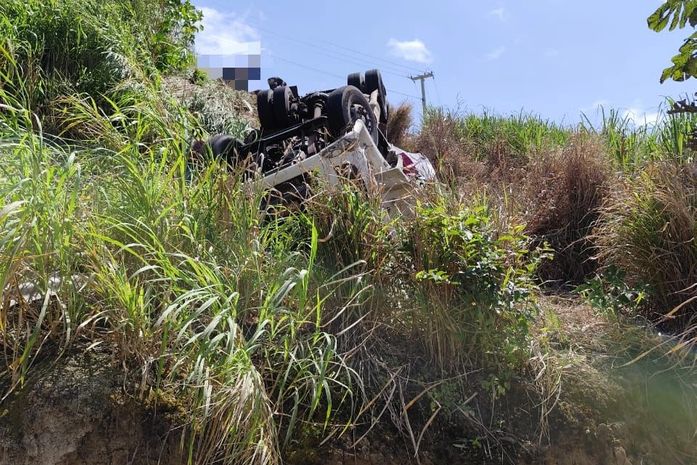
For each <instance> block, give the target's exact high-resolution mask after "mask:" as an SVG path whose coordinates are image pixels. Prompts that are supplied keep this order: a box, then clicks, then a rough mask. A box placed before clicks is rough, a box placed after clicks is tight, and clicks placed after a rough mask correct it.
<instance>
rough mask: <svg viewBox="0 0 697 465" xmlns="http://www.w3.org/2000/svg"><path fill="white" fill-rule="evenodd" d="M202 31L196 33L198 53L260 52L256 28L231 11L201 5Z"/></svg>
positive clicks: (234, 53)
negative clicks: (221, 10)
mask: <svg viewBox="0 0 697 465" xmlns="http://www.w3.org/2000/svg"><path fill="white" fill-rule="evenodd" d="M200 10H201V12H202V13H203V31H201V32H199V33H198V34H197V35H196V44H195V47H194V48H195V49H196V53H198V54H200V55H237V54H243V55H246V54H260V53H261V43H260V42H259V33H258V32H257V30H256V29H254V28H253V27H251V26H250V25H248V24H246V23H245V22H244V21H243V20H242V19H240V18H239V17H237V16H236V15H234V14H231V13H223V12H220V11H218V10H216V9H215V8H209V7H201V8H200Z"/></svg>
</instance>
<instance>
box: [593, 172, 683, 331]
mask: <svg viewBox="0 0 697 465" xmlns="http://www.w3.org/2000/svg"><path fill="white" fill-rule="evenodd" d="M696 183H697V173H695V169H694V165H687V166H685V165H680V164H678V163H666V162H661V163H656V164H652V165H650V166H648V167H647V168H646V169H645V170H644V171H643V172H641V173H640V174H639V175H638V177H637V178H636V179H634V180H627V181H626V182H625V183H624V184H623V185H622V186H621V188H618V189H615V190H614V191H613V193H612V196H611V197H610V198H609V200H608V202H607V203H606V204H605V205H604V207H603V209H602V222H601V223H600V226H599V228H598V229H597V231H596V239H597V242H598V244H599V246H600V257H601V259H602V261H603V262H604V263H605V264H608V265H614V266H617V267H619V268H620V269H622V270H624V271H625V272H626V273H627V279H628V280H629V281H630V282H632V283H636V284H648V285H649V287H650V293H649V295H650V297H651V305H650V307H649V308H650V309H649V312H650V313H649V315H647V316H649V317H650V319H652V320H653V321H657V322H659V323H661V324H662V326H664V327H667V328H685V327H690V326H694V323H695V321H694V320H695V316H696V314H697V290H696V288H695V284H696V283H697V243H696V239H697V238H696V237H695V236H696V234H697V187H696V186H697V184H696Z"/></svg>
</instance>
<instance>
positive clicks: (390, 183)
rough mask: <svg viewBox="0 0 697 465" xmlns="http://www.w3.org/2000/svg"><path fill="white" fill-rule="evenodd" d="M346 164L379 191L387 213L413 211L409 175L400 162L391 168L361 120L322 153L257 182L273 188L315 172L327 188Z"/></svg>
mask: <svg viewBox="0 0 697 465" xmlns="http://www.w3.org/2000/svg"><path fill="white" fill-rule="evenodd" d="M346 165H350V166H352V167H354V168H355V169H356V172H357V174H358V175H359V176H360V178H361V179H362V180H363V182H364V183H365V185H366V187H368V188H369V189H371V190H376V191H377V192H378V193H379V195H380V196H381V197H382V205H383V207H385V208H386V209H387V210H388V212H389V213H390V215H394V214H405V213H410V212H411V211H412V208H411V202H409V201H408V198H409V197H410V195H411V193H412V189H413V186H412V183H411V181H410V178H409V177H407V176H406V175H405V174H404V172H403V171H402V169H401V166H400V165H401V164H398V166H397V167H394V168H393V167H391V166H390V165H389V164H388V163H387V161H386V160H385V158H384V157H383V156H382V154H381V153H380V151H379V150H378V148H377V146H376V145H375V142H373V139H372V137H371V136H370V133H369V132H368V130H367V128H366V127H365V124H364V123H363V121H361V120H359V121H356V123H355V124H354V126H353V129H352V130H351V132H349V133H347V134H346V135H345V136H343V137H342V138H340V139H339V140H337V141H335V142H333V143H332V144H331V145H329V146H328V147H326V148H325V149H324V150H322V151H321V152H319V153H317V154H315V155H312V156H311V157H307V158H303V159H301V160H299V161H297V162H296V163H293V164H292V165H290V166H288V167H285V168H282V169H280V170H278V171H275V172H273V173H271V174H268V175H267V176H265V177H264V178H262V179H260V180H258V181H256V182H257V183H258V186H259V187H260V188H262V189H273V188H274V187H276V186H278V185H279V184H281V183H283V182H286V181H289V180H291V179H293V178H295V177H297V176H300V175H302V174H305V173H311V172H317V173H318V174H319V175H321V176H322V177H324V178H325V179H326V180H327V182H328V184H329V186H330V187H336V186H338V185H339V183H340V182H341V176H340V175H339V173H338V171H337V170H340V169H341V168H342V167H345V166H346Z"/></svg>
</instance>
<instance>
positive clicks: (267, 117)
mask: <svg viewBox="0 0 697 465" xmlns="http://www.w3.org/2000/svg"><path fill="white" fill-rule="evenodd" d="M272 103H273V91H271V90H260V91H259V93H258V94H257V115H259V124H261V128H262V129H264V130H266V131H274V130H275V129H276V120H275V118H274V115H273V113H274V111H273V106H272Z"/></svg>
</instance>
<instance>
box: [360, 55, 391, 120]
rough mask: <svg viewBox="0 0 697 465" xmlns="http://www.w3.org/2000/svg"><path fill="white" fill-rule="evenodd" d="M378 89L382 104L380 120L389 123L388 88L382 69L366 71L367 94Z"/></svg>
mask: <svg viewBox="0 0 697 465" xmlns="http://www.w3.org/2000/svg"><path fill="white" fill-rule="evenodd" d="M376 90H377V91H378V103H379V104H380V122H381V123H384V124H387V119H388V117H389V108H388V107H387V89H386V88H385V83H384V82H383V81H382V74H380V70H377V69H371V70H369V71H366V72H365V89H364V90H363V91H364V92H365V93H366V94H368V95H370V94H372V93H373V92H374V91H376Z"/></svg>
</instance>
